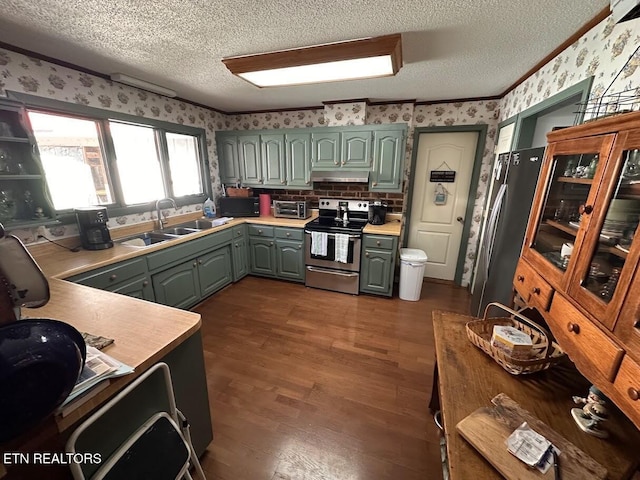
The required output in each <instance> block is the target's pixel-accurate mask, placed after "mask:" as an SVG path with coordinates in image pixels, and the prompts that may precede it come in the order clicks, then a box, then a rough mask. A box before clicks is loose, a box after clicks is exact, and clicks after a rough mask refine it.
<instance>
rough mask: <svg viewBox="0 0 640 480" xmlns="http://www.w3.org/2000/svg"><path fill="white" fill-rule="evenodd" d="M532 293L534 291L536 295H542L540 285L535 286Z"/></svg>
mask: <svg viewBox="0 0 640 480" xmlns="http://www.w3.org/2000/svg"><path fill="white" fill-rule="evenodd" d="M531 293H533V294H534V295H540V289H539V288H538V287H533V289H532V290H531Z"/></svg>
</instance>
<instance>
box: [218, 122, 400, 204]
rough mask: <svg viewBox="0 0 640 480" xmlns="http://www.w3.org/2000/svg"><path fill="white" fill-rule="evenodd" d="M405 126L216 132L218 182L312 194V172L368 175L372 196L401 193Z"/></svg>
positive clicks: (352, 126)
mask: <svg viewBox="0 0 640 480" xmlns="http://www.w3.org/2000/svg"><path fill="white" fill-rule="evenodd" d="M406 130H407V126H406V125H405V124H389V125H356V126H354V125H351V126H348V127H319V128H296V129H280V130H260V131H258V130H251V131H243V132H239V131H234V132H217V133H216V142H217V144H218V160H219V165H220V179H221V181H222V183H225V184H236V183H238V182H239V181H240V182H241V183H243V184H244V185H247V186H252V187H268V188H295V189H300V190H304V189H311V188H313V186H312V183H311V172H312V171H313V170H316V171H332V170H333V171H339V170H355V171H360V172H370V177H369V178H370V182H369V187H370V190H371V191H376V192H400V191H401V189H402V178H403V167H404V156H405V155H404V154H405V139H406Z"/></svg>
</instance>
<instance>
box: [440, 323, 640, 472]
mask: <svg viewBox="0 0 640 480" xmlns="http://www.w3.org/2000/svg"><path fill="white" fill-rule="evenodd" d="M471 320H474V317H469V316H466V315H460V314H456V313H451V312H442V311H434V312H433V328H434V336H435V345H436V359H437V372H436V373H437V377H438V384H437V386H438V387H439V400H440V409H441V412H442V417H443V420H444V431H445V438H446V441H447V456H448V461H449V473H450V479H451V480H468V479H474V480H487V479H496V480H497V479H501V478H502V476H501V475H500V474H499V473H498V471H497V470H495V469H494V468H493V467H492V466H491V464H489V462H488V461H486V460H485V459H484V458H483V457H482V455H480V453H478V451H476V450H475V449H474V448H473V447H472V446H471V445H470V444H469V443H467V442H466V441H465V440H464V439H463V438H462V437H461V436H460V434H459V433H457V432H456V425H457V424H458V422H460V421H461V420H462V419H464V418H465V417H466V416H468V415H469V414H471V413H472V412H474V411H475V410H477V409H478V408H480V407H490V406H491V399H492V398H493V397H495V396H496V395H498V394H499V393H505V394H507V395H508V396H509V397H510V398H511V399H513V400H514V401H515V402H517V403H518V404H519V405H520V406H521V407H522V408H524V409H525V410H527V411H529V412H530V413H531V414H532V415H534V416H535V417H537V418H538V419H540V420H541V421H543V422H544V423H546V424H547V425H548V426H550V427H551V428H552V429H553V430H555V431H556V432H557V433H559V434H560V435H562V436H563V437H564V438H565V439H567V440H569V441H570V442H571V443H573V444H574V445H575V446H576V447H578V448H579V449H580V450H582V451H583V452H585V453H586V454H587V455H589V456H590V457H591V458H593V459H594V460H595V461H596V462H598V463H599V464H600V465H602V466H603V467H605V468H606V469H607V471H608V473H609V474H608V477H607V478H609V479H610V480H614V479H628V478H630V477H631V476H632V475H633V472H634V471H635V470H636V468H637V467H638V464H639V463H640V458H639V457H638V450H637V446H638V443H639V442H640V432H638V430H637V429H636V428H635V427H634V426H633V424H632V423H631V422H630V421H629V420H628V419H627V418H625V417H624V416H623V415H622V414H621V413H620V412H619V411H612V415H611V418H610V419H609V421H607V422H606V423H605V427H604V428H606V429H607V430H608V431H609V432H610V433H611V437H610V438H609V439H607V440H604V441H603V440H601V439H599V438H596V437H593V436H590V435H587V434H586V433H584V432H582V431H581V430H580V429H579V428H578V427H577V426H576V424H575V422H574V421H573V419H572V418H571V414H570V411H571V408H573V407H575V406H576V405H575V404H574V403H573V401H572V396H573V395H579V396H585V395H586V394H587V391H588V388H589V382H587V381H586V379H585V378H584V377H582V376H581V375H580V374H579V373H578V371H577V370H576V369H575V367H574V366H573V364H572V363H571V362H568V361H567V362H566V363H564V364H560V365H556V366H554V367H552V368H550V369H549V370H546V371H544V372H538V373H535V374H531V375H520V376H514V375H511V374H509V373H507V372H506V371H505V370H503V369H502V367H500V366H499V365H498V364H497V363H496V362H495V361H494V360H493V359H491V358H490V357H489V356H488V355H486V354H485V353H484V352H483V351H481V350H480V349H479V348H477V347H476V346H475V345H473V344H472V343H471V342H470V341H469V339H468V338H467V334H466V330H465V325H466V323H467V322H469V321H471ZM433 407H434V405H433V399H432V408H433ZM505 448H506V447H505ZM541 478H547V477H546V476H545V477H541Z"/></svg>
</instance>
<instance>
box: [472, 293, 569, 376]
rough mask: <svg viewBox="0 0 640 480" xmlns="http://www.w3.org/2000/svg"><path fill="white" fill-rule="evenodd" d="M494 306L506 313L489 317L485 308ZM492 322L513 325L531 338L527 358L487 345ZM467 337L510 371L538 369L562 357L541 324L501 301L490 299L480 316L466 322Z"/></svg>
mask: <svg viewBox="0 0 640 480" xmlns="http://www.w3.org/2000/svg"><path fill="white" fill-rule="evenodd" d="M492 307H495V308H499V309H500V310H502V313H503V314H504V313H505V312H506V313H508V314H509V316H503V317H497V318H494V317H491V318H490V317H489V316H488V313H489V309H490V308H492ZM495 325H505V326H510V327H514V328H517V329H518V330H520V331H522V332H524V333H526V334H527V335H529V336H530V337H531V340H532V341H533V350H532V352H531V358H530V359H526V360H523V359H519V358H513V357H511V356H509V355H508V354H507V353H505V352H504V351H502V350H500V349H498V348H496V347H493V346H492V345H491V336H492V334H493V327H494V326H495ZM466 330H467V337H469V340H471V343H473V344H474V345H475V346H476V347H478V348H480V349H481V350H482V351H483V352H485V353H486V354H487V355H489V356H490V357H491V358H493V359H494V360H495V361H496V362H497V363H498V365H500V366H501V367H502V368H504V369H505V370H506V371H507V372H509V373H511V374H513V375H522V374H527V373H535V372H540V371H542V370H546V369H547V368H549V367H551V366H552V365H555V364H556V363H558V362H560V361H561V360H563V359H564V358H565V357H566V354H565V353H564V351H563V350H562V349H561V348H560V346H559V345H558V344H557V343H555V342H553V341H551V340H550V338H551V336H550V334H549V332H548V331H547V329H545V328H544V327H542V326H540V325H538V324H537V323H535V322H533V321H531V320H530V319H529V318H527V317H525V316H524V315H522V314H520V313H518V312H516V311H515V310H512V309H511V308H509V307H506V306H505V305H502V304H501V303H496V302H493V303H490V304H489V305H487V308H486V309H485V310H484V318H483V319H482V320H474V321H472V322H469V323H467V327H466Z"/></svg>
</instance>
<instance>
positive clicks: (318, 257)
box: [305, 198, 369, 295]
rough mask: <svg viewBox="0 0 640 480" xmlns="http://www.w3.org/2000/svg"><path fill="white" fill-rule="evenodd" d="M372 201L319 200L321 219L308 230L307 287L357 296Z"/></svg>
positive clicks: (310, 224)
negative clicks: (363, 233)
mask: <svg viewBox="0 0 640 480" xmlns="http://www.w3.org/2000/svg"><path fill="white" fill-rule="evenodd" d="M368 211H369V202H367V201H362V200H343V199H333V198H321V199H320V212H319V213H320V216H319V217H318V218H316V219H315V220H313V221H311V222H309V223H307V225H306V227H305V235H306V243H305V245H306V247H305V248H306V254H305V263H306V269H307V271H306V272H305V273H306V275H305V279H306V280H305V285H306V286H307V287H315V288H323V289H325V290H333V291H336V292H343V293H351V294H353V295H357V294H358V290H359V286H360V249H361V246H362V230H363V229H364V227H365V225H366V224H367V216H368Z"/></svg>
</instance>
